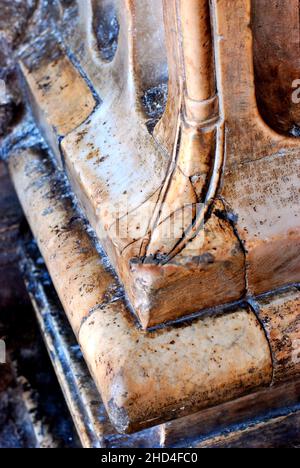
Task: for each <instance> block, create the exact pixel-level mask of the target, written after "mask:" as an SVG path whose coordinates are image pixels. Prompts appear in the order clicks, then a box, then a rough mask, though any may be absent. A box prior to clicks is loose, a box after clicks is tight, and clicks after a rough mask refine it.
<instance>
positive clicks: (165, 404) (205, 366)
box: [10, 151, 272, 431]
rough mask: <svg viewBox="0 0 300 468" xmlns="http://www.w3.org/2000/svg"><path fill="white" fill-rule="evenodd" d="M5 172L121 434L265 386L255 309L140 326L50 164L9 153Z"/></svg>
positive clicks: (264, 349)
mask: <svg viewBox="0 0 300 468" xmlns="http://www.w3.org/2000/svg"><path fill="white" fill-rule="evenodd" d="M10 172H11V175H12V179H13V182H14V184H15V187H16V190H17V193H18V196H19V198H20V201H21V204H22V206H23V209H24V212H25V213H26V215H27V218H28V220H29V223H30V226H31V229H32V231H33V233H34V235H35V237H36V239H37V241H38V244H39V247H40V249H41V252H42V254H43V256H44V258H45V261H46V263H47V266H48V269H49V272H50V275H51V277H52V279H53V282H54V285H55V287H56V290H57V292H58V294H59V297H60V299H61V301H62V304H63V306H64V309H65V311H66V313H67V315H68V318H69V320H70V323H71V325H72V327H73V329H74V331H75V333H76V335H77V337H78V339H79V343H80V345H81V348H82V351H83V353H84V356H85V359H86V362H87V364H88V366H89V369H90V371H91V373H92V375H93V377H94V380H95V382H96V384H97V386H98V388H99V390H100V392H101V395H102V398H103V401H104V404H105V406H106V408H107V410H108V412H109V415H110V417H111V419H112V421H113V423H114V424H115V425H116V427H117V428H118V429H119V430H120V431H132V430H138V429H140V428H142V427H145V426H149V425H153V424H155V423H156V422H157V423H158V422H160V421H164V420H168V419H173V418H175V417H178V416H181V415H184V414H187V413H191V412H195V411H197V410H198V409H200V408H204V407H207V406H211V405H214V404H217V403H219V402H221V401H227V400H229V399H232V398H235V397H237V396H240V395H242V394H244V393H246V392H248V391H251V390H252V389H255V388H257V387H259V386H264V385H268V384H269V383H270V381H271V376H272V363H271V357H270V351H269V346H268V342H267V340H266V337H265V334H264V331H263V330H262V328H261V326H260V324H259V322H258V320H257V319H256V317H255V315H254V314H253V312H251V311H250V310H249V309H247V308H246V309H242V308H238V309H237V310H232V311H227V312H225V313H223V314H217V315H215V316H210V315H208V316H205V317H202V318H198V319H196V320H194V321H192V322H188V323H182V324H177V325H176V326H173V327H169V328H162V329H159V330H156V331H154V332H151V333H150V332H143V331H142V330H141V329H139V328H138V327H137V324H136V322H135V321H134V319H133V316H132V315H131V312H130V311H129V309H128V307H127V305H126V301H125V300H124V299H123V298H122V296H120V291H119V289H118V284H117V283H116V280H115V277H114V275H113V273H112V272H111V271H110V270H109V267H108V265H107V263H106V261H105V259H104V258H103V257H101V256H99V254H98V252H97V251H96V250H95V248H94V246H93V244H92V242H91V240H90V239H89V237H88V235H87V233H86V232H85V231H84V229H83V225H82V222H81V221H80V219H78V215H77V213H76V211H75V210H74V207H73V206H72V202H71V200H70V198H68V196H66V193H65V188H64V186H63V185H62V182H61V180H60V181H59V180H58V179H57V178H56V175H55V173H54V172H53V169H51V166H50V167H49V161H47V160H46V159H43V156H42V155H39V154H37V153H35V152H32V151H27V152H23V153H19V154H16V155H15V156H14V157H12V158H11V160H10Z"/></svg>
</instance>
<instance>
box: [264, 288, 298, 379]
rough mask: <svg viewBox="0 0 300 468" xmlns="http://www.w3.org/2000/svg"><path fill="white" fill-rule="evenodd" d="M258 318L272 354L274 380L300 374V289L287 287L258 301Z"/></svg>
mask: <svg viewBox="0 0 300 468" xmlns="http://www.w3.org/2000/svg"><path fill="white" fill-rule="evenodd" d="M258 306H259V318H260V320H261V322H262V323H263V326H264V328H265V330H266V333H267V336H268V340H269V342H270V346H271V350H272V357H273V367H274V371H273V383H274V384H276V383H278V382H281V381H286V380H295V379H297V378H298V377H299V374H300V292H299V289H298V288H290V289H288V290H286V291H284V292H281V293H276V294H275V293H274V294H272V295H269V296H268V297H266V298H264V299H261V300H259V301H258Z"/></svg>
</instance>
